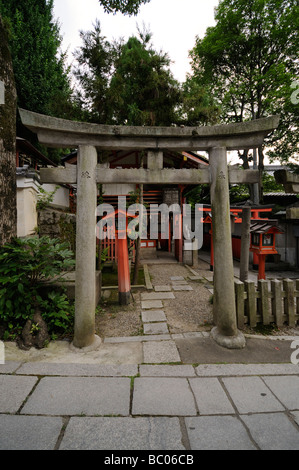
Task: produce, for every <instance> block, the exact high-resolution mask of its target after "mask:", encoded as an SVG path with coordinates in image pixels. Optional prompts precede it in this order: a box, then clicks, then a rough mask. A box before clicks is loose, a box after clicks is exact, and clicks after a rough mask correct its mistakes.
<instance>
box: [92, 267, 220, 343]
mask: <svg viewBox="0 0 299 470" xmlns="http://www.w3.org/2000/svg"><path fill="white" fill-rule="evenodd" d="M206 267H207V264H206V263H203V266H201V273H203V272H205V273H206V274H209V275H210V274H211V273H210V271H207V270H206V269H205V268H206ZM202 268H204V270H202ZM148 269H149V273H150V276H151V282H152V284H153V286H158V285H169V286H171V280H170V278H171V277H172V276H183V277H184V278H185V279H186V280H187V281H188V275H190V272H189V270H188V269H187V268H186V267H184V266H182V265H179V264H176V263H172V264H157V265H155V264H152V265H148ZM188 284H189V285H190V286H191V287H192V288H193V291H180V292H178V291H176V292H174V295H175V299H174V300H165V301H163V303H164V312H165V314H166V317H167V323H168V327H169V332H170V333H186V332H194V331H205V330H210V329H211V326H212V321H213V317H212V305H211V303H210V298H211V293H210V292H209V291H208V289H207V288H206V287H205V285H204V284H203V283H199V282H195V281H193V282H192V281H188ZM142 292H146V289H138V290H137V289H134V293H133V298H134V302H132V303H131V304H130V305H129V306H125V307H121V306H119V305H118V301H117V291H111V293H110V296H109V297H108V298H107V299H106V300H103V301H102V302H101V304H100V306H99V308H98V314H97V315H96V332H97V334H98V335H100V336H101V337H115V336H136V335H141V334H142V333H143V325H142V321H141V301H140V298H141V293H142ZM105 295H107V296H108V295H109V294H108V293H107V294H105Z"/></svg>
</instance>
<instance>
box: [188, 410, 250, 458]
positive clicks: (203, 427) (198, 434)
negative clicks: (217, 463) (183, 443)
mask: <svg viewBox="0 0 299 470" xmlns="http://www.w3.org/2000/svg"><path fill="white" fill-rule="evenodd" d="M185 423H186V429H187V433H188V437H189V442H190V446H191V450H256V447H255V446H254V444H253V443H252V441H251V439H250V437H249V435H248V434H247V432H246V428H245V426H243V424H242V423H241V422H240V421H239V419H238V418H237V417H235V416H196V417H190V418H185Z"/></svg>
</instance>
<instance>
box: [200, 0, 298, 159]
mask: <svg viewBox="0 0 299 470" xmlns="http://www.w3.org/2000/svg"><path fill="white" fill-rule="evenodd" d="M215 19H216V25H215V26H213V27H210V28H208V29H207V31H206V35H205V37H204V38H202V39H201V38H199V37H198V38H197V40H196V45H195V47H194V48H193V50H192V51H191V58H192V68H193V77H192V79H193V80H194V81H195V82H196V83H197V84H200V85H201V86H205V87H206V88H207V90H208V91H209V93H210V95H211V97H212V98H213V100H214V102H215V103H216V104H217V105H218V106H219V108H220V109H221V121H222V122H242V121H246V120H252V119H258V118H261V117H264V116H268V115H272V114H280V115H281V122H280V125H279V128H278V129H277V131H275V132H274V133H273V134H272V135H270V136H269V138H267V139H266V141H265V145H266V146H267V147H270V148H271V152H269V156H270V157H273V158H274V157H276V158H280V160H281V161H287V160H289V159H291V158H292V157H296V153H297V152H298V149H297V142H298V132H299V130H298V112H299V109H298V108H299V107H298V102H297V104H296V102H295V101H296V100H295V101H294V100H293V101H294V102H292V100H291V96H292V93H293V89H292V84H293V83H294V81H295V80H296V79H297V78H298V75H299V68H298V66H299V63H298V47H299V44H298V31H299V25H298V21H299V6H298V1H293V0H292V1H290V0H222V1H221V2H220V3H219V6H218V7H217V8H216V14H215ZM240 157H241V158H243V157H244V158H243V161H244V164H247V163H248V152H245V153H244V154H243V155H240ZM259 158H260V167H261V168H262V166H263V152H262V151H261V149H260V151H259Z"/></svg>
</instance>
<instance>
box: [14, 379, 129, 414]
mask: <svg viewBox="0 0 299 470" xmlns="http://www.w3.org/2000/svg"><path fill="white" fill-rule="evenodd" d="M18 378H19V377H18ZM129 410H130V379H129V378H127V377H119V378H115V377H44V378H42V379H41V381H40V382H39V384H38V385H37V387H36V389H35V390H34V392H33V394H32V395H31V396H30V397H29V399H28V400H27V402H26V403H25V405H24V407H23V409H22V414H26V415H49V416H57V415H83V414H84V415H87V416H88V415H95V414H98V415H111V414H114V415H122V416H127V415H128V414H129Z"/></svg>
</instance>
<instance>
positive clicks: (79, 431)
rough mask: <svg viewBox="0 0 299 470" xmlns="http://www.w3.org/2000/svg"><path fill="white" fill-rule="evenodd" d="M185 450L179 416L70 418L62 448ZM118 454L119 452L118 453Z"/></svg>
mask: <svg viewBox="0 0 299 470" xmlns="http://www.w3.org/2000/svg"><path fill="white" fill-rule="evenodd" d="M132 446H133V447H134V450H144V449H146V450H148V451H150V450H165V449H167V450H185V447H184V446H183V445H182V436H181V430H180V422H179V419H178V418H166V417H162V418H152V417H146V418H145V417H142V418H117V417H116V418H71V420H70V423H69V425H68V427H67V431H66V433H65V435H64V438H63V440H62V444H61V447H60V449H61V450H99V449H101V450H110V451H122V450H132ZM118 455H119V454H118Z"/></svg>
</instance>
